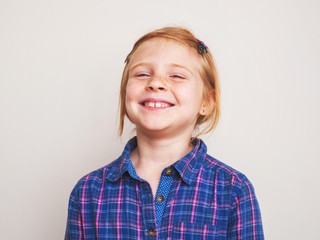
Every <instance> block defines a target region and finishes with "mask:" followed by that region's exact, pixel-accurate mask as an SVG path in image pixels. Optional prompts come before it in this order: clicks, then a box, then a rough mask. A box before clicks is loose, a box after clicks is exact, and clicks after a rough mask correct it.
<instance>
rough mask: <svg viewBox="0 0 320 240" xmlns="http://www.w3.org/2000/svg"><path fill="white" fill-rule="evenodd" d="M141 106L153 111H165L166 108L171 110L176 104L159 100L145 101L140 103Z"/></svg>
mask: <svg viewBox="0 0 320 240" xmlns="http://www.w3.org/2000/svg"><path fill="white" fill-rule="evenodd" d="M140 105H142V106H144V107H147V108H149V109H150V108H151V109H164V108H169V107H173V106H174V104H173V103H170V102H168V101H165V100H162V99H161V100H159V99H145V100H143V101H142V102H140Z"/></svg>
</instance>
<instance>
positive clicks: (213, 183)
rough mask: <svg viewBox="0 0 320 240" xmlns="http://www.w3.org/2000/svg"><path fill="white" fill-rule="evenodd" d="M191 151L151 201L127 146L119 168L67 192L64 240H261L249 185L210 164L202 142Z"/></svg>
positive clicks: (163, 177) (171, 168)
mask: <svg viewBox="0 0 320 240" xmlns="http://www.w3.org/2000/svg"><path fill="white" fill-rule="evenodd" d="M193 144H194V146H195V147H194V149H193V150H192V151H191V152H190V153H189V154H187V155H186V156H185V157H183V158H182V159H180V160H179V161H177V162H175V163H174V164H172V165H171V166H169V167H167V168H165V169H164V170H163V172H162V175H161V179H160V183H159V187H158V190H157V194H156V197H155V199H153V195H152V191H151V188H150V186H149V184H148V183H147V182H146V181H144V180H143V179H141V178H139V176H137V174H136V172H135V170H134V167H133V165H132V162H131V160H130V153H131V151H132V150H134V149H135V148H136V147H137V139H136V137H135V138H133V139H131V140H130V141H129V142H128V143H127V145H126V147H125V149H124V151H123V153H122V155H121V156H120V157H119V158H118V159H117V160H115V161H114V162H112V163H110V164H109V165H107V166H105V167H103V168H101V169H98V170H96V171H94V172H92V173H90V174H88V175H86V176H85V177H83V178H82V179H81V180H80V181H79V182H78V183H77V185H76V186H75V188H74V189H73V191H72V193H71V196H70V201H69V209H68V221H67V229H66V238H65V239H68V240H76V239H97V240H98V239H100V240H103V239H134V240H137V239H150V240H151V239H159V240H162V239H166V240H167V239H213V240H222V239H228V240H229V239H234V240H236V239H237V240H239V239H242V240H250V239H253V240H261V239H264V236H263V229H262V222H261V216H260V210H259V205H258V202H257V199H256V196H255V193H254V189H253V187H252V185H251V183H250V182H249V180H248V179H247V178H246V177H245V176H244V175H243V174H241V173H239V172H238V171H236V170H234V169H232V168H231V167H229V166H227V165H225V164H223V163H221V162H220V161H218V160H216V159H214V158H213V157H211V156H209V155H208V154H207V148H206V145H205V144H204V143H203V142H202V140H200V139H196V140H194V141H193Z"/></svg>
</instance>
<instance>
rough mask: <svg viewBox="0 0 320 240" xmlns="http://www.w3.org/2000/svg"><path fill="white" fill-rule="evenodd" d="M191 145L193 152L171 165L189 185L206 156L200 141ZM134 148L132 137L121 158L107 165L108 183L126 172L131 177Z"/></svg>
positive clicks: (134, 142)
mask: <svg viewBox="0 0 320 240" xmlns="http://www.w3.org/2000/svg"><path fill="white" fill-rule="evenodd" d="M192 144H193V145H194V148H193V150H192V151H191V152H189V153H188V154H187V155H185V156H184V157H183V158H181V159H180V160H179V161H177V162H175V163H174V164H172V167H173V168H175V169H176V170H177V172H178V173H179V175H180V177H181V178H182V180H183V181H184V182H186V183H187V184H189V185H190V184H191V183H192V181H193V180H194V178H195V177H196V176H197V174H198V172H199V170H200V167H201V166H202V164H203V160H204V158H205V156H206V154H207V147H206V145H205V144H204V142H203V141H202V140H201V139H198V138H196V139H194V140H193V141H192ZM136 147H137V137H133V138H132V139H130V140H129V141H128V143H127V144H126V146H125V148H124V150H123V152H122V154H121V156H120V157H119V158H118V159H117V160H116V161H114V162H113V163H111V164H110V165H109V169H108V171H107V176H106V178H107V179H108V180H109V181H112V182H114V181H117V180H118V179H120V178H121V176H122V175H123V174H124V173H126V172H128V173H129V174H130V175H131V173H132V169H131V171H130V166H131V168H132V162H131V159H130V153H131V152H132V151H133V150H134V149H135V148H136ZM132 177H134V176H132ZM134 178H136V177H134ZM140 180H141V179H140Z"/></svg>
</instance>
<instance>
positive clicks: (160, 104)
mask: <svg viewBox="0 0 320 240" xmlns="http://www.w3.org/2000/svg"><path fill="white" fill-rule="evenodd" d="M144 105H145V106H146V107H156V108H159V107H168V106H169V104H168V103H163V102H145V103H144Z"/></svg>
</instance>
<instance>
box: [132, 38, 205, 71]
mask: <svg viewBox="0 0 320 240" xmlns="http://www.w3.org/2000/svg"><path fill="white" fill-rule="evenodd" d="M199 60H200V56H199V53H198V52H197V51H196V49H195V48H192V47H190V46H189V45H187V44H184V43H180V42H177V41H175V40H171V39H166V38H152V39H150V40H147V41H145V42H143V43H142V44H141V45H140V46H139V47H138V48H137V50H136V51H135V52H134V53H133V55H132V58H131V60H130V66H133V65H136V64H139V63H140V62H148V63H150V62H151V63H153V62H154V63H155V64H161V63H164V64H177V65H182V66H185V67H188V68H189V69H190V70H192V71H196V72H199V70H200V67H201V66H200V61H199Z"/></svg>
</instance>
